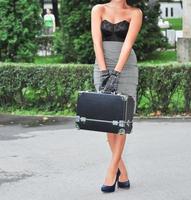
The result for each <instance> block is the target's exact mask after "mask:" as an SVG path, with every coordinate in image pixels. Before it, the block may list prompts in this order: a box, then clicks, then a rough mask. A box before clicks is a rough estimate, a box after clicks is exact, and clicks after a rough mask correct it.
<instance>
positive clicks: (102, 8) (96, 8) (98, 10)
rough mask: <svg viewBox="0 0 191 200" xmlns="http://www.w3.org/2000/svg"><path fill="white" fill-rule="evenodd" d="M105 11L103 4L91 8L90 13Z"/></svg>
mask: <svg viewBox="0 0 191 200" xmlns="http://www.w3.org/2000/svg"><path fill="white" fill-rule="evenodd" d="M104 9H105V4H95V5H94V6H93V7H92V12H99V13H101V12H103V11H104Z"/></svg>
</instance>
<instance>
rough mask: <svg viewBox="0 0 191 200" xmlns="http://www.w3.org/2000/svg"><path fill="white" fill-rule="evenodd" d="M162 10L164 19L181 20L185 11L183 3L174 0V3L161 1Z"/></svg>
mask: <svg viewBox="0 0 191 200" xmlns="http://www.w3.org/2000/svg"><path fill="white" fill-rule="evenodd" d="M160 9H161V11H162V13H161V17H162V18H181V17H182V13H183V9H182V1H180V0H173V1H168V0H166V1H161V2H160Z"/></svg>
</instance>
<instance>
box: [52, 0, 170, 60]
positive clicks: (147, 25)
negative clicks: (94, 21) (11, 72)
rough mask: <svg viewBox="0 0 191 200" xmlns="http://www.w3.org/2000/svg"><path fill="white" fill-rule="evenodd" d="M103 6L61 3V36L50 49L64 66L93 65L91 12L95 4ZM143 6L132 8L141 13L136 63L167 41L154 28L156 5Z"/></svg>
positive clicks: (64, 0)
mask: <svg viewBox="0 0 191 200" xmlns="http://www.w3.org/2000/svg"><path fill="white" fill-rule="evenodd" d="M107 2H108V0H99V1H98V0H91V1H87V0H85V1H78V0H72V1H71V0H61V7H60V21H61V30H60V32H61V34H59V35H57V40H56V41H55V43H56V45H54V46H55V49H56V50H57V52H59V53H60V52H61V53H62V55H63V61H64V62H79V63H93V62H94V59H95V58H94V56H95V54H94V50H93V41H92V36H91V9H92V7H93V6H94V5H96V4H101V3H107ZM128 2H129V3H131V2H133V1H128ZM145 2H147V1H145ZM145 2H142V1H140V2H139V3H138V4H137V5H136V6H137V7H140V8H141V9H142V11H143V13H144V19H143V26H142V30H141V32H140V34H139V36H138V38H137V41H136V43H135V45H134V47H133V48H134V49H135V51H136V53H137V57H138V59H139V60H145V59H146V58H147V56H149V55H150V54H151V53H152V52H154V51H155V50H156V49H157V48H163V47H166V46H167V45H166V44H167V40H166V38H165V37H164V36H163V35H162V33H161V30H160V28H159V27H158V25H157V24H158V21H157V20H158V16H159V15H160V5H159V3H158V2H156V4H153V5H149V4H147V3H145ZM131 5H132V4H131ZM59 37H60V39H59ZM58 41H62V42H58Z"/></svg>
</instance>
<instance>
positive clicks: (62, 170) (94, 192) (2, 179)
mask: <svg viewBox="0 0 191 200" xmlns="http://www.w3.org/2000/svg"><path fill="white" fill-rule="evenodd" d="M110 158H111V152H110V149H109V145H108V143H107V140H106V134H105V133H103V132H96V131H86V130H77V129H75V127H74V125H73V122H67V124H64V125H47V126H39V127H28V126H21V125H12V126H3V125H2V126H1V127H0V200H90V199H92V200H107V199H108V200H112V199H114V200H123V199H124V200H126V199H131V200H190V199H191V189H190V185H191V122H169V121H165V120H164V121H160V122H156V121H155V122H151V121H137V122H134V127H133V132H132V134H130V135H128V137H127V141H126V145H125V150H124V153H123V159H124V160H125V163H126V165H127V166H128V172H129V177H130V181H131V189H130V190H124V189H117V188H116V191H115V192H114V193H110V194H105V193H102V192H101V191H100V187H101V185H102V183H103V181H104V178H105V174H106V170H107V167H108V164H109V162H110Z"/></svg>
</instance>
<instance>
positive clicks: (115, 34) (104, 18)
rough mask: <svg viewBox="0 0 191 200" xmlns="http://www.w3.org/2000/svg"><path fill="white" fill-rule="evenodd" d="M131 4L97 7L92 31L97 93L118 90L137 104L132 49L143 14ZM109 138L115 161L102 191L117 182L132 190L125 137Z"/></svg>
mask: <svg viewBox="0 0 191 200" xmlns="http://www.w3.org/2000/svg"><path fill="white" fill-rule="evenodd" d="M128 1H129V0H111V1H110V2H108V3H105V4H97V5H94V6H93V8H92V10H91V32H92V39H93V44H94V52H95V57H96V58H95V64H94V85H95V88H96V90H97V91H98V90H103V91H105V92H113V91H117V92H119V93H121V94H124V95H131V96H132V97H133V98H134V100H135V105H136V88H137V84H138V67H137V57H136V54H135V52H134V50H133V48H132V47H133V44H134V42H135V40H136V38H137V35H138V33H139V31H140V29H141V25H142V16H143V13H142V11H141V10H140V9H139V8H136V7H134V6H131V5H129V4H128ZM131 2H132V0H131ZM110 71H111V73H110ZM135 108H136V106H135ZM134 110H135V109H134ZM134 112H135V111H134ZM107 139H108V142H109V145H110V148H111V151H112V159H111V162H110V165H109V167H108V170H107V174H106V177H105V181H104V184H103V185H102V187H101V191H102V192H113V191H115V185H116V182H117V183H118V187H121V188H129V187H130V182H129V178H128V173H127V169H126V167H125V164H124V161H123V160H122V158H121V155H122V152H123V149H124V145H125V141H126V135H118V134H114V133H107Z"/></svg>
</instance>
